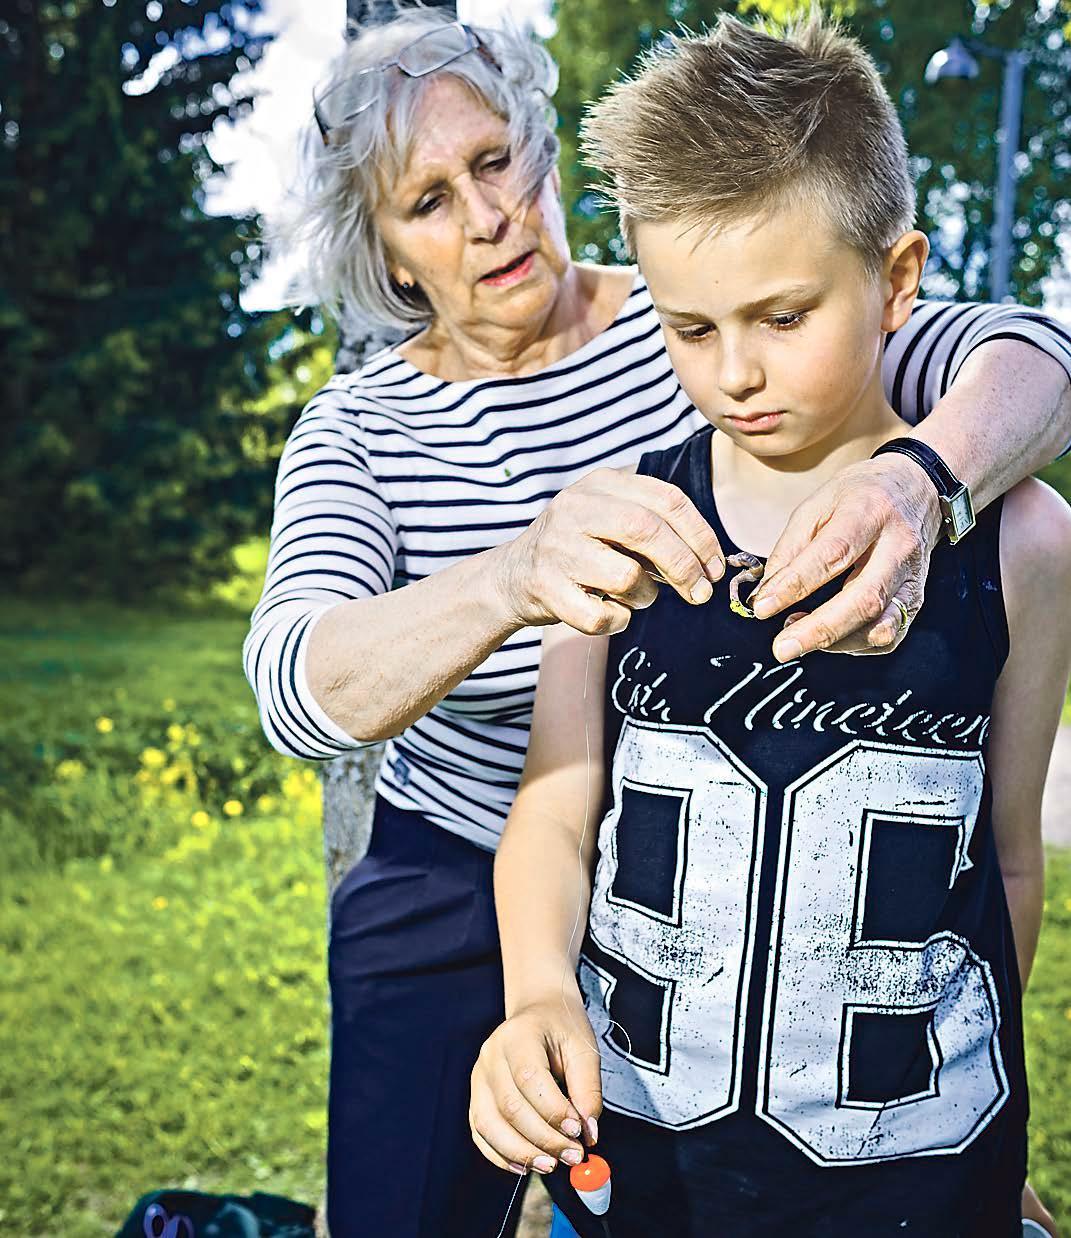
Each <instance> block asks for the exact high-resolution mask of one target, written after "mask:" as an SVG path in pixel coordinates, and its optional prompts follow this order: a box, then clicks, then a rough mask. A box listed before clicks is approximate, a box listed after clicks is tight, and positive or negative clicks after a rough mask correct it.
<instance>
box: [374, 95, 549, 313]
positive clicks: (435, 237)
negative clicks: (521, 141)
mask: <svg viewBox="0 0 1071 1238" xmlns="http://www.w3.org/2000/svg"><path fill="white" fill-rule="evenodd" d="M414 120H415V133H416V137H415V140H414V142H413V148H412V151H411V152H410V156H409V162H408V164H407V165H406V167H405V169H404V171H403V173H402V175H401V176H400V177H399V178H398V180H397V181H396V182H395V183H394V184H392V185H389V186H387V188H386V190H385V192H384V195H383V199H382V201H381V202H380V205H379V206H378V208H377V210H376V222H377V224H378V226H379V229H380V235H381V236H382V237H383V240H384V243H385V245H386V250H387V258H388V264H389V266H390V271H391V274H392V275H393V276H394V278H395V279H396V280H397V281H398V283H400V284H406V283H408V284H410V285H419V287H420V288H421V289H422V290H423V292H424V294H425V295H426V296H427V298H428V300H429V301H430V302H431V307H432V309H433V311H434V313H435V316H436V320H437V321H438V322H439V323H441V324H442V325H444V326H446V327H447V328H451V327H452V328H454V329H459V330H462V331H465V330H466V329H471V328H473V327H479V326H480V325H482V324H485V323H489V324H493V325H494V326H496V327H504V328H507V329H508V328H511V327H516V328H524V327H530V326H531V325H532V323H533V321H536V322H542V321H543V320H544V318H545V316H546V315H547V313H549V311H550V308H551V307H552V306H553V304H554V302H555V300H556V299H557V296H558V293H559V290H560V288H561V282H562V279H563V277H564V275H565V273H566V271H567V270H568V268H569V247H568V243H567V241H566V238H565V221H564V218H563V216H562V210H561V203H560V202H559V199H558V187H559V183H558V175H557V172H556V171H555V172H553V173H552V174H551V175H550V176H548V177H546V179H545V180H544V181H543V184H542V185H541V186H540V188H539V192H538V193H537V195H536V197H535V199H534V200H532V201H528V202H525V201H521V200H519V196H518V191H517V183H516V175H515V171H514V169H513V168H512V167H511V164H510V152H509V132H508V129H507V126H506V122H505V121H504V120H502V118H501V117H499V116H496V115H495V113H494V112H492V111H491V110H490V109H489V108H488V107H487V106H486V105H485V104H484V103H483V102H482V101H481V100H480V99H479V98H478V97H477V96H476V95H474V94H473V92H472V91H471V90H470V89H469V87H468V86H466V85H465V84H464V83H462V82H460V81H458V80H457V78H454V77H450V76H442V77H437V78H434V79H433V80H432V81H431V82H429V83H428V85H427V87H426V88H425V90H424V92H423V94H422V95H421V97H420V100H419V103H418V106H417V110H416V113H415V117H414Z"/></svg>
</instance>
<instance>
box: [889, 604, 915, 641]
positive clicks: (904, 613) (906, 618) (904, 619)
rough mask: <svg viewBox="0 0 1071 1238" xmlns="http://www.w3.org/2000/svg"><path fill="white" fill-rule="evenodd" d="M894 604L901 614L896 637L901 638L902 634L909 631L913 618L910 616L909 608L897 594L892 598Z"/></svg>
mask: <svg viewBox="0 0 1071 1238" xmlns="http://www.w3.org/2000/svg"><path fill="white" fill-rule="evenodd" d="M892 604H893V605H894V606H895V607H896V609H897V610H898V611H899V612H900V626H899V627H898V628H897V629H896V635H897V636H900V635H901V634H902V633H904V632H906V631H907V626H908V624H909V623H910V622H911V616H910V614H908V610H907V607H906V606H905V605H904V604H903V602H901V601H900V599H899V598H898V597H897V596H896V595H895V594H893V597H892Z"/></svg>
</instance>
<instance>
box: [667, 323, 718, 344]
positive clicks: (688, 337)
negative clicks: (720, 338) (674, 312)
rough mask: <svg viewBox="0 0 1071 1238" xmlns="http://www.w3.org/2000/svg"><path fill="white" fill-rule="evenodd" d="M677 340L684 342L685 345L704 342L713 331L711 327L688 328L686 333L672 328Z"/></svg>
mask: <svg viewBox="0 0 1071 1238" xmlns="http://www.w3.org/2000/svg"><path fill="white" fill-rule="evenodd" d="M673 330H674V332H675V333H676V336H677V339H679V340H684V341H685V343H689V344H694V343H697V342H698V341H699V340H705V339H706V337H707V336H708V335H710V333H711V332H712V331H713V330H714V328H713V327H690V328H689V329H688V330H687V331H681V330H678V329H677V328H676V327H674V328H673Z"/></svg>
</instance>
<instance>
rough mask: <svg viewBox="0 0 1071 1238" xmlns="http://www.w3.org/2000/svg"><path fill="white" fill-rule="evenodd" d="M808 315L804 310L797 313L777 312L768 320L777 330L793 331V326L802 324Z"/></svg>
mask: <svg viewBox="0 0 1071 1238" xmlns="http://www.w3.org/2000/svg"><path fill="white" fill-rule="evenodd" d="M806 317H807V315H806V313H805V312H803V311H802V310H801V311H800V312H798V313H795V314H776V315H774V317H773V318H771V319H769V320H768V321H769V322H770V323H771V325H772V326H773V327H774V329H775V330H777V331H791V330H792V329H793V327H799V326H802V325H803V323H804V321H805V319H806Z"/></svg>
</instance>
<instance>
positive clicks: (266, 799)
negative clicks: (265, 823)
mask: <svg viewBox="0 0 1071 1238" xmlns="http://www.w3.org/2000/svg"><path fill="white" fill-rule="evenodd" d="M274 808H275V796H274V795H262V796H260V797H259V798H258V800H257V811H258V812H271V811H272V810H273V809H274Z"/></svg>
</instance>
